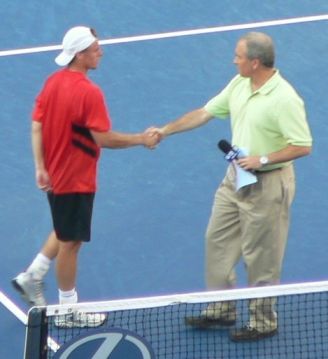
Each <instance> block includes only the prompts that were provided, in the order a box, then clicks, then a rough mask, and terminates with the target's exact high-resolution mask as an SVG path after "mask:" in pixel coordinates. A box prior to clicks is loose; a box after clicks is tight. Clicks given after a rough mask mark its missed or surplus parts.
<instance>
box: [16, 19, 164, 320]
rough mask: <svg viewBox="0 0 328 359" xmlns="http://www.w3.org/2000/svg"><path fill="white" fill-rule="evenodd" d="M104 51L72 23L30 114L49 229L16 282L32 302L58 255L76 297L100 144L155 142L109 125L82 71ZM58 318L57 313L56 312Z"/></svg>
mask: <svg viewBox="0 0 328 359" xmlns="http://www.w3.org/2000/svg"><path fill="white" fill-rule="evenodd" d="M102 55H103V52H102V49H101V47H100V45H99V42H98V39H97V35H96V33H95V31H94V30H93V29H90V28H88V27H84V26H77V27H73V28H71V29H70V30H68V31H67V33H66V34H65V36H64V38H63V50H62V52H61V53H60V54H59V55H58V56H57V57H56V59H55V61H56V63H57V64H58V65H59V66H63V67H64V69H61V70H59V71H57V72H55V73H54V74H52V75H51V76H50V77H49V78H48V79H47V81H46V82H45V84H44V87H43V89H42V90H41V92H40V93H39V95H38V96H37V99H36V102H35V106H34V111H33V118H32V120H33V121H32V148H33V154H34V161H35V171H36V182H37V186H38V187H39V188H40V189H41V190H43V191H45V192H47V196H48V201H49V205H50V210H51V215H52V219H53V228H54V230H53V231H52V232H51V233H50V235H49V238H48V239H47V241H46V242H45V244H44V246H43V247H42V249H41V251H40V253H38V254H37V256H36V257H35V259H34V260H33V261H32V263H31V265H30V266H29V267H28V268H27V270H26V271H25V272H22V273H20V274H19V275H18V276H17V277H16V278H15V279H13V281H12V282H13V285H14V287H15V288H16V289H17V290H19V291H20V293H21V294H22V295H23V297H24V298H25V299H26V301H27V302H29V303H30V304H32V305H37V306H44V305H46V300H45V298H44V294H43V279H44V276H45V275H46V273H47V272H48V270H49V266H50V263H51V261H52V260H53V259H55V258H56V277H57V281H58V287H59V302H60V303H61V304H67V303H76V302H77V301H78V295H77V291H76V272H77V260H78V253H79V250H80V247H81V245H82V244H83V243H84V242H89V241H90V227H91V216H92V210H93V202H94V196H95V192H96V169H97V163H98V159H99V155H100V148H101V147H106V148H112V149H117V148H127V147H131V146H137V145H141V146H145V147H147V148H150V149H152V148H154V147H155V145H156V144H157V143H158V140H159V137H158V136H151V135H149V134H147V133H136V134H125V133H119V132H116V131H113V130H112V124H111V120H110V117H109V114H108V111H107V108H106V104H105V98H104V95H103V93H102V91H101V89H100V88H99V87H98V86H97V85H96V84H94V83H93V82H91V81H90V79H89V78H88V77H87V74H88V72H89V70H94V69H96V68H97V67H98V64H99V61H100V59H101V57H102ZM59 319H60V318H59ZM104 319H105V316H104V315H102V314H98V315H97V316H94V315H92V316H89V315H88V314H87V313H74V315H72V317H71V319H70V320H67V319H66V320H65V321H64V320H63V321H62V322H61V321H60V320H57V322H56V324H57V325H58V326H62V327H72V326H78V327H84V326H98V325H101V324H102V323H103V321H104Z"/></svg>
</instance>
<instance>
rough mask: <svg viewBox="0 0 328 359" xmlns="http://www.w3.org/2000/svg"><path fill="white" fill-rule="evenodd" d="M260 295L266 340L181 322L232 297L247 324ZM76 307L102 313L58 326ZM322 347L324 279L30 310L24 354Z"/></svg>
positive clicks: (285, 354)
mask: <svg viewBox="0 0 328 359" xmlns="http://www.w3.org/2000/svg"><path fill="white" fill-rule="evenodd" d="M266 298H267V299H273V300H274V303H275V309H276V312H277V314H278V332H277V334H276V335H274V336H272V337H270V338H265V339H263V340H259V341H254V342H242V343H239V342H237V343H236V342H233V341H231V340H230V338H229V330H231V329H227V328H216V327H215V328H211V329H210V328H207V329H205V328H203V329H195V328H192V327H190V326H188V325H186V322H185V318H186V317H190V316H197V315H199V314H200V313H201V312H202V310H204V308H206V307H208V305H209V304H211V303H217V302H233V303H235V305H236V308H237V314H238V315H237V321H236V326H237V327H240V326H243V325H244V324H246V323H247V321H248V318H249V317H248V316H249V303H250V302H251V301H254V300H262V301H263V299H264V300H265V299H266ZM76 311H79V312H84V313H105V314H107V317H106V320H105V322H104V323H103V325H102V326H100V327H98V328H65V329H59V328H58V327H56V325H55V321H56V318H58V316H61V317H60V318H64V317H65V316H67V317H69V316H71V315H72V313H73V312H76ZM98 315H99V314H98ZM327 352H328V281H322V282H308V283H298V284H287V285H276V286H268V287H258V288H243V289H234V290H224V291H211V292H199V293H188V294H178V295H169V296H158V297H146V298H135V299H124V300H114V301H107V302H92V303H78V304H74V305H71V306H67V305H49V306H47V307H45V308H41V307H34V308H32V309H31V310H30V312H29V320H28V326H27V330H26V340H25V359H32V358H33V359H36V358H41V359H44V358H58V359H59V358H60V359H64V358H68V359H74V358H79V359H89V358H95V359H106V358H107V359H132V358H133V359H153V358H156V359H229V358H243V359H247V358H251V359H257V358H258V359H263V358H270V359H271V358H279V359H284V358H285V359H290V358H293V359H310V358H313V359H318V358H327V357H328V354H327Z"/></svg>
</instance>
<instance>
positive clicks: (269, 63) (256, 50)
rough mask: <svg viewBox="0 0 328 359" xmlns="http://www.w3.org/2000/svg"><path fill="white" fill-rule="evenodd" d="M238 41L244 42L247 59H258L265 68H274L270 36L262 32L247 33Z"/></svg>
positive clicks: (273, 53) (273, 54)
mask: <svg viewBox="0 0 328 359" xmlns="http://www.w3.org/2000/svg"><path fill="white" fill-rule="evenodd" d="M240 40H244V41H245V42H246V46H247V57H248V59H250V60H254V59H258V60H260V62H261V64H262V65H263V66H265V67H270V68H272V67H273V66H274V60H275V52H274V45H273V41H272V39H271V37H270V36H268V35H266V34H264V33H262V32H249V33H247V34H246V35H244V36H242V37H241V38H240Z"/></svg>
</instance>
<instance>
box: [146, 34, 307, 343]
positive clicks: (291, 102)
mask: <svg viewBox="0 0 328 359" xmlns="http://www.w3.org/2000/svg"><path fill="white" fill-rule="evenodd" d="M274 60H275V54H274V45H273V42H272V39H271V38H270V37H269V36H268V35H266V34H264V33H259V32H251V33H248V34H246V35H245V36H243V37H242V38H240V39H239V41H238V43H237V45H236V49H235V57H234V64H235V65H236V67H237V69H238V72H239V74H238V75H237V76H236V77H234V78H233V79H232V81H231V82H230V83H229V84H228V85H227V86H226V87H225V88H224V89H223V90H222V91H221V92H220V93H219V94H218V95H217V96H216V97H214V98H213V99H212V100H210V101H209V102H208V103H207V104H206V105H205V106H204V107H202V108H199V109H196V110H194V111H192V112H189V113H187V114H185V115H183V116H182V117H180V118H179V119H177V120H175V121H172V122H169V123H168V124H166V125H165V126H163V127H161V128H151V129H149V131H153V132H154V133H157V134H160V135H161V136H162V137H165V136H169V135H172V134H175V133H178V132H182V131H187V130H191V129H194V128H196V127H199V126H202V125H205V124H206V123H207V122H208V121H210V120H211V119H213V118H222V119H230V123H231V130H232V141H231V142H232V144H233V145H234V146H236V147H238V148H242V149H244V150H245V151H247V154H248V155H247V156H246V157H243V158H238V159H237V160H235V162H234V166H229V167H228V170H227V174H226V176H225V178H224V179H223V182H222V183H221V185H220V187H219V188H218V190H217V192H216V195H215V200H214V204H213V208H212V214H211V218H210V220H209V224H208V228H207V231H206V266H207V270H206V279H207V286H208V289H209V290H217V289H229V288H233V287H234V286H235V283H236V275H235V266H236V264H237V263H238V262H239V260H240V258H241V257H243V260H244V262H245V264H246V269H247V274H248V282H249V286H265V285H273V284H277V283H278V282H279V280H280V273H281V266H282V261H283V257H284V251H285V246H286V241H287V236H288V227H289V209H290V206H291V203H292V201H293V198H294V192H295V179H294V169H293V160H295V159H296V158H298V157H302V156H306V155H308V154H309V153H310V152H311V146H312V137H311V133H310V130H309V126H308V124H307V120H306V113H305V109H304V103H303V101H302V99H301V98H300V97H299V95H298V94H297V93H296V91H295V90H294V89H293V87H292V86H291V85H290V84H289V83H288V82H287V81H286V80H285V79H284V78H283V77H282V76H281V75H280V73H279V71H278V70H277V69H276V68H275V67H274ZM236 165H237V166H239V167H240V168H241V169H242V170H245V171H252V173H254V174H255V175H256V177H257V182H256V183H253V184H250V185H247V186H244V187H242V188H241V189H239V190H237V189H236V176H237V174H238V171H237V172H236V171H235V166H236ZM235 322H236V308H235V303H234V302H222V303H219V302H218V303H215V304H212V305H209V306H208V307H207V309H205V310H204V311H202V312H201V313H200V315H199V316H197V317H188V318H186V323H187V324H189V325H192V326H195V327H202V328H204V327H211V326H220V325H222V326H227V325H228V326H230V325H231V326H232V325H234V324H235ZM277 327H278V320H277V313H276V311H275V300H274V299H254V300H251V301H250V304H249V321H248V323H247V324H246V325H245V326H243V327H242V328H238V329H234V330H232V331H231V332H230V337H231V339H232V340H234V341H249V340H259V339H262V338H265V337H269V336H272V335H274V334H276V333H277Z"/></svg>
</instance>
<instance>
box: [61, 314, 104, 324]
mask: <svg viewBox="0 0 328 359" xmlns="http://www.w3.org/2000/svg"><path fill="white" fill-rule="evenodd" d="M106 319H107V315H106V314H103V313H84V312H74V313H71V314H66V315H65V314H64V315H58V316H56V317H55V326H56V327H58V328H86V327H88V328H96V327H100V326H101V325H103V324H104V323H105V320H106Z"/></svg>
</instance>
